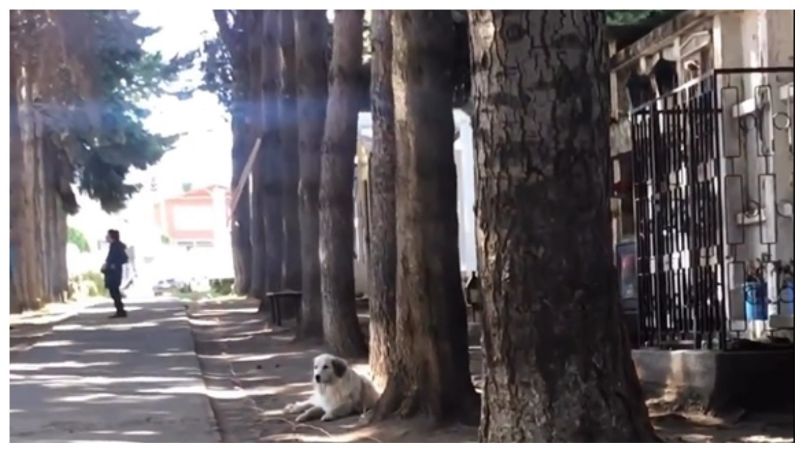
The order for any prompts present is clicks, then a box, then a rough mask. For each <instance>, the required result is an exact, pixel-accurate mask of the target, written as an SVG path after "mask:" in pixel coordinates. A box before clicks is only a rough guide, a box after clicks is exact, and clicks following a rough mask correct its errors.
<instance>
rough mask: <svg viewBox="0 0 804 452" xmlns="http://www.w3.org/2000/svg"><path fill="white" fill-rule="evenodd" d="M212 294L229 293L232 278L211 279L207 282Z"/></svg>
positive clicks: (232, 281) (230, 292)
mask: <svg viewBox="0 0 804 452" xmlns="http://www.w3.org/2000/svg"><path fill="white" fill-rule="evenodd" d="M209 284H210V286H212V293H213V294H214V295H217V296H220V295H231V294H232V287H233V286H234V278H223V279H213V280H211V281H210V282H209Z"/></svg>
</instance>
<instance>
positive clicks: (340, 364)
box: [284, 354, 379, 422]
mask: <svg viewBox="0 0 804 452" xmlns="http://www.w3.org/2000/svg"><path fill="white" fill-rule="evenodd" d="M378 398H379V394H377V390H376V389H374V386H373V385H372V384H371V382H370V381H369V380H368V379H367V378H366V377H364V376H362V375H360V374H358V373H357V372H355V371H354V370H353V369H350V368H349V364H347V363H346V361H345V360H343V359H342V358H338V357H336V356H332V355H329V354H323V355H318V356H316V357H315V359H314V360H313V395H312V396H310V398H309V399H307V400H305V401H303V402H297V403H291V404H289V405H288V406H286V407H285V410H284V411H285V413H286V414H287V413H294V414H295V413H301V414H300V415H299V416H298V417H297V418H296V422H304V421H308V420H311V419H315V418H319V419H321V420H322V421H332V420H335V419H338V418H342V417H345V416H349V415H351V414H357V413H365V412H366V411H368V410H370V409H371V408H373V407H374V404H375V403H376V402H377V399H378Z"/></svg>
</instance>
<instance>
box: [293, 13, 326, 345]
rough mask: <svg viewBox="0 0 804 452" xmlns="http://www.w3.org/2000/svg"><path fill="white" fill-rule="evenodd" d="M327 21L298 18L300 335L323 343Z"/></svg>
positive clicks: (318, 17) (310, 16)
mask: <svg viewBox="0 0 804 452" xmlns="http://www.w3.org/2000/svg"><path fill="white" fill-rule="evenodd" d="M326 30H327V18H326V15H325V12H324V11H296V12H295V38H296V39H295V41H296V49H295V50H296V81H297V86H296V93H297V97H296V98H297V99H298V101H297V108H298V110H297V114H298V126H299V128H298V137H299V149H298V152H299V231H300V232H301V234H300V242H301V267H302V301H301V309H300V311H299V320H298V324H297V325H298V328H297V332H296V335H297V337H298V338H299V339H302V338H320V337H321V336H322V335H323V329H322V328H323V326H322V320H321V316H322V314H321V264H320V261H319V260H318V214H319V207H318V206H319V203H318V191H319V188H320V185H321V141H322V137H323V135H324V118H325V117H326V105H327V102H326V99H327V66H326V46H327V41H326V36H327V35H326Z"/></svg>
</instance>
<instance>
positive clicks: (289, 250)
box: [279, 11, 302, 290]
mask: <svg viewBox="0 0 804 452" xmlns="http://www.w3.org/2000/svg"><path fill="white" fill-rule="evenodd" d="M279 14H280V24H279V43H280V47H281V49H282V69H281V71H282V103H281V105H280V107H281V114H280V117H281V121H282V129H281V131H280V137H281V142H282V162H283V169H282V210H283V214H282V218H283V220H284V231H285V250H284V254H283V255H284V258H285V265H284V270H285V271H284V274H283V278H284V279H283V287H284V288H285V289H290V290H301V288H302V282H301V278H302V276H301V275H302V270H301V241H300V240H301V239H300V237H299V236H300V232H299V134H298V121H297V115H296V42H295V39H294V37H293V28H294V22H293V11H282V12H280V13H279Z"/></svg>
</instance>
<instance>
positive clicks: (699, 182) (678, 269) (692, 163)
mask: <svg viewBox="0 0 804 452" xmlns="http://www.w3.org/2000/svg"><path fill="white" fill-rule="evenodd" d="M792 73H793V68H751V69H743V68H738V69H721V70H715V71H714V72H713V73H712V74H711V75H708V76H706V77H703V78H701V79H699V80H697V81H695V82H690V83H688V84H686V85H683V86H682V87H680V88H678V89H676V90H675V91H673V92H672V93H670V94H667V95H665V96H663V97H661V98H658V99H655V100H653V101H651V102H649V103H647V104H645V105H642V106H640V107H638V108H637V109H635V110H633V111H632V112H631V132H632V138H631V139H632V145H633V152H634V154H633V165H634V168H633V170H634V217H635V222H636V243H637V290H638V300H639V322H638V324H639V332H638V335H639V340H640V345H642V346H658V347H684V346H687V347H690V346H691V347H694V348H702V347H704V346H705V347H706V348H715V347H718V348H725V347H727V344H728V343H727V340H728V339H729V338H730V337H733V336H740V335H741V334H742V333H741V331H740V329H739V328H737V327H735V326H734V324H735V323H736V322H735V320H740V321H742V322H743V325H744V324H745V319H746V317H745V312H744V310H743V309H742V308H740V309H739V310H738V309H736V308H735V306H742V299H741V297H742V295H741V289H740V287H741V284H742V283H741V281H737V279H739V278H736V279H735V277H734V274H736V273H735V271H734V267H735V265H738V264H740V262H739V259H736V258H737V257H738V255H739V253H737V252H736V251H735V249H734V246H735V245H736V244H741V243H742V242H741V241H737V240H736V239H734V238H733V237H732V236H734V235H735V234H733V233H732V232H731V231H732V230H733V229H735V228H736V227H737V226H735V224H734V221H735V220H734V218H732V217H733V216H735V215H733V213H734V212H733V210H734V208H738V209H739V208H745V207H744V206H745V205H747V204H750V203H751V199H752V198H761V197H763V196H765V197H767V198H768V199H774V200H775V199H776V196H775V194H773V193H770V192H769V191H768V190H764V191H767V192H768V193H770V194H769V195H767V196H766V195H764V194H763V193H764V192H763V188H762V187H764V186H765V185H769V186H770V183H767V184H765V185H763V181H764V180H765V179H767V180H770V181H771V182H772V179H773V178H774V177H775V174H772V173H773V172H774V171H775V170H771V169H772V168H773V166H772V165H769V164H768V163H767V162H764V163H762V165H761V168H763V170H762V171H761V172H760V174H758V175H757V178H758V184H759V185H758V187H759V188H754V191H757V190H759V192H758V193H755V194H754V195H751V194H750V193H748V191H750V190H748V188H750V187H749V186H748V185H747V184H746V182H745V180H744V179H745V178H741V177H742V176H738V175H736V174H733V173H735V169H734V168H735V161H736V160H739V159H745V158H746V154H747V153H746V151H745V150H742V151H741V148H742V147H745V146H744V145H743V144H740V145H739V146H738V145H736V144H735V143H736V142H738V141H739V142H741V143H742V142H743V141H745V139H744V137H743V133H744V132H745V130H744V129H745V127H743V126H742V124H743V123H744V122H745V120H744V118H743V119H739V120H738V119H735V117H742V116H744V114H742V113H740V112H739V108H740V107H741V106H742V104H745V102H743V101H746V100H747V101H748V104H751V105H755V107H752V108H755V109H756V110H757V113H755V114H754V116H753V117H754V122H756V123H757V124H766V123H768V121H770V120H772V119H773V118H779V117H781V118H784V117H783V116H780V115H781V113H778V112H774V111H773V109H772V108H770V107H767V108H766V107H764V106H763V105H768V106H772V105H773V104H775V103H778V102H775V101H774V100H773V96H772V95H771V94H769V93H771V91H773V90H772V89H770V85H769V84H767V83H766V84H761V85H757V86H755V85H754V84H752V83H751V82H750V81H749V80H748V79H749V78H752V77H754V78H756V77H760V78H762V77H769V76H770V75H771V74H774V77H776V78H775V80H776V81H778V80H779V79H780V77H779V76H778V75H777V74H787V75H789V76H791V77H792ZM787 75H785V76H784V77H782V78H785V77H787ZM790 80H792V78H790ZM774 83H775V82H774ZM751 86H753V88H747V89H746V88H745V87H751ZM774 86H775V85H774ZM790 86H791V87H792V83H791V84H790ZM752 91H753V92H752ZM791 92H792V88H791ZM724 99H726V100H724ZM727 104H728V105H729V108H728V110H729V111H728V112H726V113H727V114H726V113H724V111H723V110H724V107H723V105H727ZM738 104H740V105H738ZM735 108H736V109H737V110H736V111H733V110H734V109H735ZM789 108H790V107H788V109H789ZM741 115H742V116H741ZM761 115H765V116H767V119H764V120H763V119H762V117H761ZM789 115H790V114H789V112H788V119H789ZM762 121H765V122H764V123H763V122H762ZM776 122H779V121H776ZM782 122H785V123H791V121H789V120H787V121H782ZM727 126H728V127H727ZM738 126H739V127H738ZM721 128H722V129H724V130H721ZM754 128H756V129H761V128H762V127H760V126H756V127H754ZM725 129H728V130H725ZM737 129H740V130H741V131H740V132H736V131H735V130H737ZM777 129H779V130H776V131H775V132H773V133H777V134H779V133H785V132H786V133H787V134H788V135H790V134H792V127H788V128H786V129H784V130H782V129H781V128H778V127H777ZM769 133H770V132H769ZM724 135H727V136H724ZM734 135H738V136H734ZM792 140H793V139H792V137H790V138H789V139H788V142H789V148H790V149H789V152H790V153H791V154H792V152H793V150H792V147H793V141H792ZM766 141H767V140H766ZM774 142H778V143H777V144H776V146H777V147H779V143H782V142H783V140H775V141H774ZM724 143H726V144H724ZM785 143H787V142H785ZM722 146H727V147H728V150H727V152H725V153H724V152H723V150H722V149H721V147H722ZM763 146H764V147H761V146H760V147H761V148H762V149H767V148H768V146H766V145H764V144H763ZM784 147H785V149H786V148H787V144H785V145H784ZM768 152H770V153H773V152H776V151H773V150H771V151H762V152H761V153H760V154H759V155H758V156H757V157H759V158H761V159H763V160H767V157H768V156H769V155H771V154H768ZM785 152H788V151H785ZM724 171H725V172H726V173H725V174H722V172H724ZM752 177H753V175H752ZM735 180H736V181H737V182H738V183H735V182H734V181H735ZM724 181H725V182H724ZM752 184H753V183H752ZM791 184H792V182H791ZM732 185H734V187H732ZM754 185H756V184H754ZM734 193H737V195H736V201H735V199H732V198H735V194H734ZM726 196H730V198H729V199H728V200H727V199H725V198H726ZM726 201H728V202H726ZM727 215H728V216H727ZM768 215H769V218H771V219H772V220H773V221H771V222H770V223H772V225H771V226H772V227H771V228H770V229H771V232H772V234H770V233H769V234H762V233H760V234H761V238H760V240H759V242H761V243H762V244H771V243H775V242H776V239H775V237H776V232H774V231H775V229H774V228H776V226H775V225H776V220H775V212H774V213H773V214H772V215H773V216H772V217H771V213H770V212H769V213H768ZM724 216H726V218H725V220H724ZM724 223H725V224H724ZM776 229H778V228H776ZM770 235H772V239H773V240H771V239H769V238H767V237H766V236H770ZM768 254H770V253H768ZM727 259H728V261H729V262H728V265H727V262H726V261H727ZM727 276H728V278H730V279H727ZM730 297H731V298H734V300H732V301H734V303H729V299H730ZM738 298H739V299H738ZM732 311H734V312H732ZM738 311H739V312H738ZM743 328H745V327H743Z"/></svg>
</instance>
